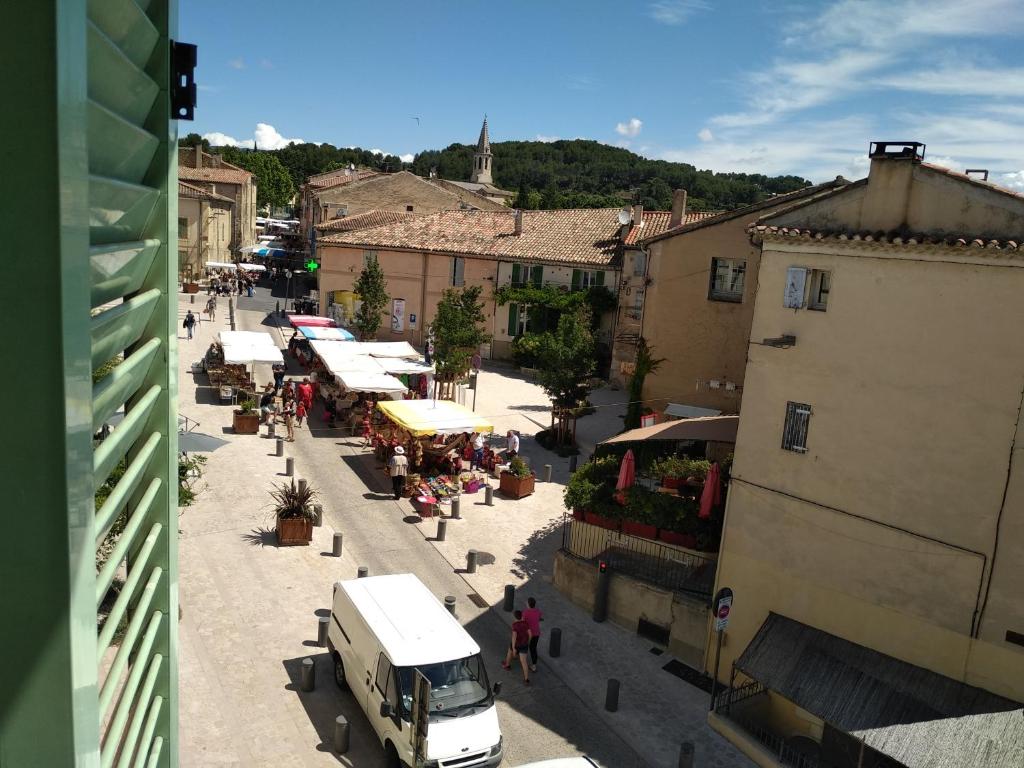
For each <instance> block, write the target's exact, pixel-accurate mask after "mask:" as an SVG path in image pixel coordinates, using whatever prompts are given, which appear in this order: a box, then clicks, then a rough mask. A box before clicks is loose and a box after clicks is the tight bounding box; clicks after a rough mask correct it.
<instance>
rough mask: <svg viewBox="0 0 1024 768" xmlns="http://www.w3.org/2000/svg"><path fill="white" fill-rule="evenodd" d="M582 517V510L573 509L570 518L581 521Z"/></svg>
mask: <svg viewBox="0 0 1024 768" xmlns="http://www.w3.org/2000/svg"><path fill="white" fill-rule="evenodd" d="M583 515H584V512H583V510H582V509H574V510H573V511H572V516H573V518H575V519H576V520H582V519H583Z"/></svg>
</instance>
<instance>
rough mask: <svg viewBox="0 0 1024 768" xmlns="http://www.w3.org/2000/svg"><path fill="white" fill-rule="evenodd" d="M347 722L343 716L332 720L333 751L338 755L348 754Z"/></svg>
mask: <svg viewBox="0 0 1024 768" xmlns="http://www.w3.org/2000/svg"><path fill="white" fill-rule="evenodd" d="M348 739H349V737H348V720H346V719H345V717H344V716H343V715H338V716H337V717H336V718H334V751H335V752H337V753H338V754H339V755H343V754H345V753H346V752H348Z"/></svg>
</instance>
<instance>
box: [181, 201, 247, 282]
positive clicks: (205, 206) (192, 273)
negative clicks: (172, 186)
mask: <svg viewBox="0 0 1024 768" xmlns="http://www.w3.org/2000/svg"><path fill="white" fill-rule="evenodd" d="M234 209H235V203H234V201H233V200H231V199H230V198H227V197H224V196H223V195H217V194H214V193H212V192H207V191H206V190H205V189H203V188H201V187H197V186H194V185H192V184H186V183H185V182H183V181H179V182H178V274H179V276H181V277H197V276H199V275H200V274H202V271H203V265H204V264H206V263H207V262H208V261H221V262H230V261H232V254H231V235H232V225H233V213H234Z"/></svg>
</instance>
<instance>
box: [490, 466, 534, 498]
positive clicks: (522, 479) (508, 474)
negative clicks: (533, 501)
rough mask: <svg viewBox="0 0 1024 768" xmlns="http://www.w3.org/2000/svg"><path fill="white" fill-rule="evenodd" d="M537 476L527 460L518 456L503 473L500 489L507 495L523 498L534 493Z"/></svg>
mask: <svg viewBox="0 0 1024 768" xmlns="http://www.w3.org/2000/svg"><path fill="white" fill-rule="evenodd" d="M535 481H536V477H535V476H534V474H533V472H532V470H531V469H530V468H529V467H528V466H527V465H526V462H525V461H523V460H522V459H521V458H519V457H518V456H516V457H515V458H514V459H512V461H511V462H510V463H509V467H508V469H506V470H504V471H503V472H502V473H501V482H500V484H499V486H498V487H499V489H500V490H501V492H502V493H504V494H505V495H506V496H511V497H512V498H513V499H521V498H523V496H529V495H530V494H531V493H533V490H534V483H535Z"/></svg>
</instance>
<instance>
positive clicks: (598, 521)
mask: <svg viewBox="0 0 1024 768" xmlns="http://www.w3.org/2000/svg"><path fill="white" fill-rule="evenodd" d="M585 514H586V517H584V518H583V519H584V521H585V522H587V523H590V524H591V525H596V526H597V527H598V528H607V529H608V530H609V531H617V530H619V521H618V520H613V519H612V518H610V517H602V516H601V515H595V514H594V513H593V512H587V513H585Z"/></svg>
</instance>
